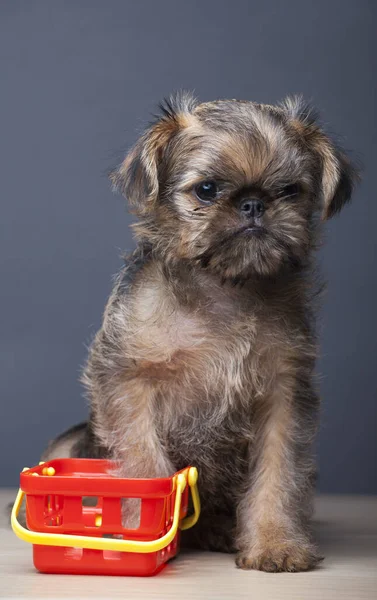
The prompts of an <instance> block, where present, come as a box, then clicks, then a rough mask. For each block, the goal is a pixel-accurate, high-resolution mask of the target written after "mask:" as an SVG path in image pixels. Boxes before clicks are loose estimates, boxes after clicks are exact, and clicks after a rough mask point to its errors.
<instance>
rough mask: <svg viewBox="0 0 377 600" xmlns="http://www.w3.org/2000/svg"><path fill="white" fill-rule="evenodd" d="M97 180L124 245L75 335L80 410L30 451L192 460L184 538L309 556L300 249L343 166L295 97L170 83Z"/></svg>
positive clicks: (248, 564)
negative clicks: (99, 304) (117, 216)
mask: <svg viewBox="0 0 377 600" xmlns="http://www.w3.org/2000/svg"><path fill="white" fill-rule="evenodd" d="M111 179H112V182H113V185H114V188H115V189H117V190H119V191H120V192H122V193H123V194H124V195H125V196H126V198H127V200H128V203H129V206H130V208H131V210H132V211H133V212H134V213H135V214H136V215H137V217H138V221H137V223H136V224H135V225H133V229H134V232H135V237H136V241H137V249H136V250H135V252H134V253H133V254H132V255H131V256H129V257H128V258H127V261H126V265H125V267H124V269H123V270H122V271H121V273H120V274H119V276H118V278H117V280H116V283H115V287H114V290H113V292H112V294H111V296H110V299H109V301H108V304H107V306H106V309H105V314H104V318H103V324H102V327H101V329H100V331H99V332H98V333H97V335H96V337H95V339H94V341H93V343H92V345H91V348H90V352H89V359H88V362H87V365H86V368H85V372H84V376H83V381H84V383H85V386H86V388H87V391H88V395H89V399H90V403H91V417H90V421H89V423H88V424H84V425H82V426H78V427H76V428H74V429H73V430H71V431H70V432H68V434H66V435H64V436H63V437H61V438H59V439H58V440H57V441H55V442H54V443H53V444H52V445H51V446H50V448H49V449H48V451H47V452H46V454H45V456H44V458H45V459H48V458H50V457H51V456H57V455H70V456H110V457H112V458H113V459H114V460H115V461H117V464H118V465H119V470H118V472H119V475H122V476H127V477H164V476H167V475H171V474H172V473H174V472H175V471H177V470H178V469H181V468H183V467H185V466H187V465H195V466H197V467H198V470H199V474H200V492H201V499H202V515H201V518H200V520H199V523H198V524H197V525H196V527H195V528H194V529H193V530H191V531H190V532H187V540H186V541H187V543H189V544H194V545H196V546H199V547H201V548H206V549H211V550H222V551H236V552H237V558H236V564H237V566H238V567H240V568H243V569H260V570H263V571H302V570H307V569H309V568H312V567H314V566H315V565H316V564H317V562H318V560H320V558H319V556H318V553H317V550H316V548H315V546H314V545H313V542H312V540H311V537H310V531H309V519H310V514H311V499H312V491H313V484H314V478H315V477H314V476H315V467H314V462H313V458H312V443H313V438H314V435H315V432H316V427H317V415H318V408H319V399H318V395H317V392H316V390H315V388H314V386H313V368H314V363H315V358H316V341H315V334H314V328H313V298H314V296H315V292H316V289H315V287H314V285H313V284H314V281H313V276H312V273H313V262H312V259H313V253H314V251H315V249H316V245H317V242H318V239H319V237H318V236H319V233H320V229H321V224H322V222H323V221H324V220H326V219H328V218H329V217H332V216H333V215H334V214H335V213H337V212H338V211H339V210H340V209H341V208H342V206H343V205H344V204H345V203H346V202H347V201H348V200H349V199H350V196H351V191H352V187H353V183H354V181H355V179H356V172H355V170H354V168H353V167H352V165H351V164H350V162H349V160H348V159H347V158H346V156H345V155H344V153H343V152H342V151H341V150H339V149H338V148H337V147H336V146H335V145H334V144H333V142H332V141H330V139H329V138H328V137H327V135H326V134H325V133H324V132H323V131H322V130H321V128H320V126H319V125H318V123H317V120H316V116H315V115H314V114H313V111H312V110H311V109H310V108H309V107H308V106H306V105H305V104H304V103H303V102H302V100H300V99H297V98H293V99H287V100H286V101H284V102H283V103H282V104H281V105H280V106H269V105H263V104H256V103H254V102H248V101H245V102H244V101H236V100H221V101H216V102H207V103H203V104H198V103H197V102H196V101H195V100H194V99H193V98H192V97H191V96H189V95H185V94H183V95H180V96H178V97H176V98H174V99H172V100H170V101H168V102H166V103H165V104H164V105H163V106H162V111H161V115H160V117H159V118H157V120H156V121H155V122H154V123H153V124H152V125H151V126H150V127H149V129H147V131H146V132H145V134H144V135H143V136H142V137H141V139H140V140H139V141H138V142H137V144H136V145H135V147H134V148H133V149H132V150H131V151H130V153H129V154H128V156H127V157H126V158H125V160H124V162H123V163H122V164H121V165H120V167H119V168H118V169H117V170H116V171H115V172H113V173H112V175H111ZM189 536H190V537H189Z"/></svg>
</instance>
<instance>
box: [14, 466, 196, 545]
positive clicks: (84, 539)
mask: <svg viewBox="0 0 377 600" xmlns="http://www.w3.org/2000/svg"><path fill="white" fill-rule="evenodd" d="M186 477H187V480H188V483H189V486H190V488H191V494H192V499H193V505H194V514H193V515H191V516H190V517H186V518H185V519H182V521H181V523H179V513H180V510H181V500H182V494H183V491H184V489H185V487H186V483H187V481H186ZM197 479H198V471H197V469H196V468H195V467H190V469H188V473H187V471H186V472H185V473H179V474H178V475H177V477H176V494H175V504H174V513H173V522H172V524H171V527H170V529H169V531H167V532H166V533H165V535H163V536H162V537H160V538H159V539H158V540H151V541H146V542H144V541H138V540H121V539H119V540H118V539H114V538H102V537H101V538H99V537H91V536H88V535H69V534H64V533H44V532H38V531H30V530H29V529H26V528H25V527H23V526H22V525H21V523H19V522H18V520H17V516H18V513H19V511H20V508H21V504H22V500H23V498H24V495H25V494H24V492H23V491H22V490H21V489H19V490H18V494H17V497H16V500H15V503H14V505H13V509H12V515H11V525H12V529H13V531H14V533H15V534H16V535H17V536H18V537H19V538H20V539H21V540H23V541H24V542H30V543H31V544H41V545H44V546H71V547H73V548H90V549H92V550H115V551H118V552H139V553H142V554H145V553H147V552H157V551H158V550H161V549H162V548H166V546H168V545H169V544H170V542H171V541H172V540H173V539H174V537H175V535H176V533H177V530H178V527H180V528H181V529H189V527H192V526H193V525H195V523H196V522H197V520H198V519H199V515H200V499H199V492H198V488H197V485H196V482H197Z"/></svg>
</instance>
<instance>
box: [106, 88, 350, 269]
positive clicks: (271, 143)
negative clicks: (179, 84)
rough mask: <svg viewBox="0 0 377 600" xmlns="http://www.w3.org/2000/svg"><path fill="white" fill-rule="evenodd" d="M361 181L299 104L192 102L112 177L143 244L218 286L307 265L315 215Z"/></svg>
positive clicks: (173, 110)
mask: <svg viewBox="0 0 377 600" xmlns="http://www.w3.org/2000/svg"><path fill="white" fill-rule="evenodd" d="M355 178H356V172H355V170H354V168H353V167H352V165H351V164H350V162H349V160H348V159H347V158H346V156H345V155H344V153H343V152H342V151H340V150H339V149H338V148H336V147H335V146H334V144H333V143H332V142H331V141H330V139H329V138H328V137H327V135H326V134H325V133H324V132H323V131H322V130H321V128H320V127H319V126H318V124H317V122H316V118H315V115H313V112H312V110H311V109H310V108H309V107H308V106H306V105H305V104H304V103H303V102H302V100H300V99H297V98H294V99H287V100H286V101H285V102H283V104H282V105H280V106H278V107H275V106H269V105H263V104H256V103H253V102H239V101H236V100H221V101H217V102H208V103H203V104H197V103H196V102H195V101H194V100H193V99H192V98H191V97H190V96H187V95H182V96H180V97H178V98H176V99H175V100H173V101H169V102H167V103H166V104H165V105H164V106H163V107H162V114H161V116H160V117H159V118H158V119H157V121H156V122H155V123H153V124H152V125H151V127H150V128H149V129H148V130H147V131H146V133H145V134H144V135H143V136H142V138H141V139H140V140H139V141H138V143H137V144H136V145H135V147H134V148H133V149H132V150H131V152H130V153H129V155H128V156H127V157H126V159H125V160H124V162H123V163H122V164H121V165H120V167H119V168H118V169H117V170H116V171H114V172H113V173H112V175H111V179H112V181H113V184H114V186H115V187H116V188H117V189H119V190H120V191H121V192H122V193H123V194H124V195H125V196H126V197H127V199H128V201H129V204H130V207H131V209H132V210H133V211H134V212H135V213H136V214H137V215H138V216H139V217H140V220H139V223H138V224H137V225H136V226H135V230H136V234H137V236H138V237H139V238H140V239H144V240H148V241H149V242H150V243H151V244H152V246H153V247H154V248H155V249H156V251H157V252H160V253H162V254H163V255H164V256H165V258H166V259H173V260H174V259H177V258H180V259H182V258H183V259H188V260H190V261H197V262H198V264H201V265H202V266H203V267H204V268H207V269H209V270H211V271H213V272H217V273H219V275H220V276H221V277H222V278H243V277H248V276H249V275H251V274H258V275H262V276H266V275H267V276H268V275H273V274H275V273H276V272H277V271H278V270H279V268H281V267H282V266H286V265H297V264H301V263H302V262H303V261H305V260H306V258H307V256H308V254H309V252H310V249H311V248H312V245H313V235H314V234H313V232H314V230H315V223H316V221H317V220H318V219H317V217H318V216H322V219H327V218H329V217H331V216H332V215H334V214H335V213H337V212H338V211H339V210H340V209H341V208H342V206H343V205H344V204H345V203H346V202H347V201H348V200H349V199H350V196H351V192H352V187H353V182H354V180H355Z"/></svg>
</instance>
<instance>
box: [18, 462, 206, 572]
mask: <svg viewBox="0 0 377 600" xmlns="http://www.w3.org/2000/svg"><path fill="white" fill-rule="evenodd" d="M114 467H115V465H114V463H112V462H110V461H107V460H96V459H76V458H62V459H56V460H51V461H49V462H45V463H40V465H39V466H36V467H33V468H32V469H24V470H23V472H22V473H21V476H20V485H21V487H20V490H19V492H18V494H17V498H16V501H15V503H14V507H13V510H12V517H11V521H12V528H13V531H14V532H15V533H16V535H17V536H18V537H20V538H21V539H22V540H24V541H26V542H31V543H32V544H33V559H34V565H35V567H36V568H37V569H38V570H39V571H42V572H44V573H71V574H72V573H80V574H93V575H94V574H98V575H139V576H141V575H154V574H155V573H157V572H158V571H159V570H160V569H161V568H162V567H163V566H164V564H165V563H166V562H167V561H168V560H169V559H170V558H172V557H173V556H175V555H176V554H177V552H178V550H179V536H180V531H179V530H180V529H188V528H189V527H192V526H193V525H195V523H196V522H197V520H198V518H199V513H200V500H199V494H198V489H197V486H196V482H197V477H198V473H197V470H196V468H195V467H187V468H186V469H183V470H182V471H179V472H178V473H176V474H175V475H173V476H172V477H166V478H163V479H123V478H119V477H115V476H112V475H111V472H112V470H114ZM187 484H188V486H189V487H190V489H191V495H192V503H193V507H194V514H193V515H192V516H190V517H187V516H186V514H187V506H188V486H187ZM24 496H26V519H27V525H28V529H25V528H24V527H23V526H22V525H21V524H20V523H19V522H18V520H17V516H18V513H19V510H20V506H21V504H22V500H23V497H24ZM128 498H139V499H140V500H139V502H140V523H139V525H138V527H137V528H135V529H131V528H128V529H127V528H126V527H123V526H122V507H124V508H123V511H126V512H125V515H126V521H127V502H131V503H134V504H135V502H136V503H137V501H135V500H127V499H128ZM125 499H126V500H125ZM87 504H90V506H88V505H87ZM126 524H127V523H126Z"/></svg>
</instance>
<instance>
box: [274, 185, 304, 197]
mask: <svg viewBox="0 0 377 600" xmlns="http://www.w3.org/2000/svg"><path fill="white" fill-rule="evenodd" d="M299 192H300V186H299V185H298V184H297V183H291V184H290V185H286V186H284V187H283V188H281V189H280V190H279V194H278V196H279V198H282V199H284V200H289V199H291V198H294V197H295V196H297V195H298V194H299Z"/></svg>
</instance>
